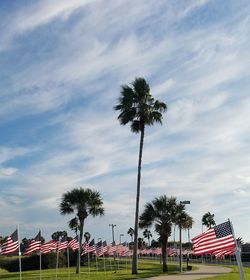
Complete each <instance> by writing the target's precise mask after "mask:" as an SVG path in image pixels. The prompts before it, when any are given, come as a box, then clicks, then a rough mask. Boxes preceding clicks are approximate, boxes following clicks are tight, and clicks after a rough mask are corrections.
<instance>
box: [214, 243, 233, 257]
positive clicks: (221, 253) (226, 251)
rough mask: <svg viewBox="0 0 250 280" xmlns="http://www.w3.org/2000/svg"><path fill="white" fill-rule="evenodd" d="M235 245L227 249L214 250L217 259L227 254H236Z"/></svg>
mask: <svg viewBox="0 0 250 280" xmlns="http://www.w3.org/2000/svg"><path fill="white" fill-rule="evenodd" d="M235 249H236V248H235V246H234V247H230V248H227V249H219V250H216V251H214V252H213V255H215V257H216V259H223V258H224V257H225V256H232V255H234V254H235Z"/></svg>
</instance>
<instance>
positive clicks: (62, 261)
mask: <svg viewBox="0 0 250 280" xmlns="http://www.w3.org/2000/svg"><path fill="white" fill-rule="evenodd" d="M21 260H22V271H27V270H37V269H40V256H39V255H36V254H34V255H31V256H27V257H22V259H21ZM41 260H42V262H41V264H42V269H47V268H55V267H56V253H50V254H47V255H42V258H41ZM66 266H67V256H66V254H64V253H60V254H59V259H58V267H66ZM0 268H3V269H6V270H7V271H9V272H17V271H19V258H18V257H1V258H0Z"/></svg>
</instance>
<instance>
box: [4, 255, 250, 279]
mask: <svg viewBox="0 0 250 280" xmlns="http://www.w3.org/2000/svg"><path fill="white" fill-rule="evenodd" d="M168 266H169V273H168V274H176V273H178V265H177V264H175V263H169V264H168ZM230 267H231V268H232V272H231V273H228V274H224V275H220V276H215V277H209V278H203V280H209V279H210V280H211V279H214V280H239V279H240V277H239V272H238V268H237V266H230ZM105 268H106V269H104V265H103V262H99V264H98V271H97V270H96V264H95V263H92V266H91V268H90V270H89V268H88V267H81V274H80V276H78V275H76V274H75V268H74V267H72V268H70V270H68V269H67V268H59V269H58V271H57V273H56V269H46V270H42V273H41V279H45V280H52V279H53V280H54V279H57V280H79V279H87V280H99V279H100V280H122V279H124V280H129V279H138V278H148V277H153V276H157V275H162V274H163V273H162V266H161V264H160V263H159V262H158V261H146V260H144V261H140V262H139V265H138V268H139V269H138V274H137V275H131V271H130V268H131V267H130V265H129V264H128V263H125V262H122V261H121V262H120V263H119V267H118V266H117V264H116V265H114V263H113V262H110V261H108V260H107V262H106V266H105ZM118 268H119V269H118ZM183 268H185V266H183ZM244 270H245V276H246V280H250V268H245V269H244ZM56 274H57V277H56ZM0 279H1V280H19V279H20V278H19V273H17V272H11V273H10V272H7V271H5V270H3V269H0ZM28 279H29V280H36V279H40V271H37V270H34V271H24V272H22V280H28Z"/></svg>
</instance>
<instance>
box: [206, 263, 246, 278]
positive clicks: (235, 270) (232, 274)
mask: <svg viewBox="0 0 250 280" xmlns="http://www.w3.org/2000/svg"><path fill="white" fill-rule="evenodd" d="M230 267H231V268H232V272H230V273H227V274H224V275H220V276H216V277H214V278H213V280H239V279H240V275H239V270H238V267H237V266H230ZM244 271H245V278H246V280H250V268H244ZM202 280H211V277H210V278H203V279H202Z"/></svg>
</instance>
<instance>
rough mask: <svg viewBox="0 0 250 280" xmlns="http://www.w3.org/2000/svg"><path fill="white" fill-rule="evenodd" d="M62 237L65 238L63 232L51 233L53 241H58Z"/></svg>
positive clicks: (64, 232)
mask: <svg viewBox="0 0 250 280" xmlns="http://www.w3.org/2000/svg"><path fill="white" fill-rule="evenodd" d="M63 237H67V232H66V231H65V230H64V231H56V232H53V233H52V235H51V238H52V239H53V240H55V241H60V240H61V239H62V238H63Z"/></svg>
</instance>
